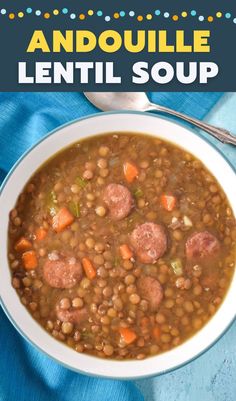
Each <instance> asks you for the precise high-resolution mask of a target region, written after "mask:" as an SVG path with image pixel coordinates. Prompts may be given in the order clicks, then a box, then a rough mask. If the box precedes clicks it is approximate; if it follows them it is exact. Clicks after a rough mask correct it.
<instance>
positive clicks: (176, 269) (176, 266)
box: [170, 259, 183, 276]
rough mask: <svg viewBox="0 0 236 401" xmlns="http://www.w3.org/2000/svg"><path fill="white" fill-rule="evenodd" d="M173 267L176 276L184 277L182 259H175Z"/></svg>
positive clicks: (172, 263)
mask: <svg viewBox="0 0 236 401" xmlns="http://www.w3.org/2000/svg"><path fill="white" fill-rule="evenodd" d="M170 264H171V267H172V269H173V271H174V273H175V274H176V276H182V274H183V266H182V262H181V260H180V259H175V260H172V262H170Z"/></svg>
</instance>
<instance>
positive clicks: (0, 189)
mask: <svg viewBox="0 0 236 401" xmlns="http://www.w3.org/2000/svg"><path fill="white" fill-rule="evenodd" d="M119 114H124V115H127V114H131V115H134V114H137V115H141V116H145V115H147V116H151V117H154V118H157V119H161V120H165V121H167V122H169V123H171V124H173V125H177V126H179V127H182V128H183V129H185V130H187V131H189V133H190V134H191V135H194V136H196V137H198V138H200V139H201V140H202V141H203V142H206V143H207V144H208V145H209V146H210V147H212V148H213V149H214V150H215V151H216V152H217V153H218V154H219V156H220V157H222V158H223V159H224V161H225V162H226V163H227V164H228V165H229V167H230V168H231V170H232V172H233V173H234V174H235V176H236V168H235V167H234V165H233V164H232V163H231V162H230V161H229V160H228V159H227V157H226V156H225V155H224V153H223V152H222V151H221V150H220V149H219V148H218V147H217V146H216V145H215V144H214V143H212V142H211V141H210V140H209V139H208V138H207V137H204V136H202V135H201V131H200V130H199V131H195V130H194V129H193V128H191V127H189V126H188V125H187V124H185V123H181V122H179V121H175V120H173V119H171V118H169V117H166V116H163V115H160V114H155V113H151V112H140V111H130V110H123V111H109V112H100V113H94V114H89V115H87V116H83V117H79V118H76V119H73V120H71V121H69V122H67V123H65V124H62V125H60V126H58V127H57V128H55V129H53V130H51V131H50V132H48V133H47V134H46V135H44V136H43V137H42V138H40V139H39V140H38V141H37V142H35V143H34V144H33V145H32V146H30V148H29V149H27V150H26V151H25V152H24V153H23V154H22V155H21V156H20V158H19V159H18V160H17V161H16V162H15V163H14V165H13V166H12V167H11V169H10V170H9V172H8V174H7V175H6V177H5V179H4V180H3V182H2V184H1V186H0V198H1V195H2V193H3V191H4V188H5V186H6V184H7V182H8V181H9V179H10V177H11V176H12V174H13V173H14V171H15V170H16V169H17V168H18V166H19V165H20V164H21V162H22V161H23V160H24V159H25V157H26V156H27V155H28V154H29V153H31V152H32V151H33V149H35V148H36V147H37V146H38V145H39V144H41V143H42V142H44V141H45V140H46V139H47V138H49V137H51V136H52V135H54V134H56V133H57V132H58V131H61V130H62V129H64V128H66V127H69V126H70V125H73V124H75V123H78V122H81V121H83V120H89V119H93V118H98V117H100V116H104V115H119ZM130 132H131V131H130ZM107 133H108V132H107ZM104 134H106V132H104ZM143 134H144V135H145V134H147V135H149V136H156V135H155V134H150V133H147V132H144V131H143ZM89 137H92V135H90V136H89ZM168 141H169V140H168ZM73 143H74V142H71V145H72V144H73ZM172 143H173V144H174V145H176V146H179V147H180V148H181V149H183V150H184V149H185V148H184V146H182V145H181V146H180V145H179V144H177V143H174V140H173V142H172ZM69 146H70V144H68V145H66V146H65V147H64V148H67V147H69ZM62 150H63V149H62ZM56 153H57V152H55V154H56ZM190 153H191V151H190ZM52 156H53V155H52ZM195 157H196V156H195ZM47 160H48V158H47V159H46V160H45V161H44V162H47ZM44 162H43V163H44ZM43 163H42V164H43ZM42 164H41V165H42ZM203 164H204V163H203ZM39 167H40V166H39ZM34 173H35V171H34V172H33V173H32V175H33V174H34ZM212 174H213V173H212ZM213 175H214V174H213ZM220 185H221V183H220ZM8 269H10V267H9V266H8ZM235 274H236V272H234V275H235ZM228 291H229V289H228ZM226 297H227V295H226ZM19 303H20V301H19ZM223 303H224V301H223ZM20 305H21V304H20ZM0 306H1V307H2V309H3V311H4V312H5V314H6V316H7V317H8V319H9V320H10V322H11V323H12V325H13V326H14V327H15V329H16V330H17V331H18V333H19V334H20V335H21V336H22V337H23V338H24V339H25V340H26V341H27V342H28V343H29V344H31V345H33V346H34V347H35V348H36V349H37V350H38V351H39V352H42V353H43V354H44V355H46V356H48V357H49V358H51V359H52V360H54V361H55V362H57V363H59V364H60V365H62V366H63V367H65V368H68V369H70V370H72V371H74V372H77V373H81V374H84V375H89V376H91V377H100V378H108V379H115V380H137V379H144V378H150V377H155V376H156V377H157V376H162V375H164V374H166V373H170V372H173V371H175V370H178V369H180V368H182V367H184V366H186V365H188V364H189V363H191V362H193V361H194V360H196V359H197V358H199V357H200V356H201V355H203V354H205V353H206V352H207V351H208V350H210V349H211V348H212V347H213V346H214V345H215V344H216V343H217V342H218V341H219V340H220V339H221V338H222V337H223V336H224V335H225V333H226V332H227V331H228V330H229V329H230V327H231V326H232V325H233V323H234V321H235V320H236V311H235V313H234V316H233V317H232V319H231V321H230V322H229V323H228V324H227V326H226V327H225V328H224V329H223V330H222V331H221V332H220V333H219V335H218V336H217V337H216V338H215V339H214V340H213V341H211V343H210V344H208V345H206V346H205V347H204V348H203V349H202V350H201V351H199V352H198V353H196V354H195V355H194V356H193V357H191V358H188V359H186V360H185V361H184V362H182V363H179V364H178V365H176V366H174V367H171V368H167V369H164V370H163V371H160V372H153V373H148V374H141V375H130V376H128V377H127V376H122V375H116V376H112V375H109V376H108V375H107V374H103V373H98V374H96V373H92V372H88V371H85V370H81V369H79V368H75V367H73V366H71V365H69V364H67V363H65V362H64V361H62V360H59V359H58V358H56V357H55V356H53V355H52V354H50V353H48V352H47V351H45V350H44V349H42V348H41V347H40V345H38V344H37V343H35V342H34V340H32V339H31V338H30V337H28V336H27V335H26V334H25V333H24V331H22V329H21V328H20V327H19V326H18V324H17V322H16V320H15V319H14V318H13V317H12V315H11V314H10V313H9V312H8V309H7V306H6V304H5V303H4V301H3V299H2V296H1V293H0ZM23 308H25V307H24V306H23ZM27 313H28V314H29V315H30V313H29V312H28V311H27ZM213 316H214V315H213ZM31 318H32V316H31ZM32 319H33V318H32ZM33 320H34V319H33ZM210 320H211V318H210ZM34 321H35V320H34ZM37 324H38V326H39V327H41V326H40V325H39V323H38V322H37ZM203 328H204V326H203ZM43 330H44V331H45V329H43ZM199 331H202V329H200V330H199ZM199 331H198V332H199ZM198 332H197V333H198ZM197 333H196V334H197ZM47 334H48V336H50V337H51V335H50V334H49V333H47ZM196 334H194V335H193V336H192V337H195V335H196ZM192 337H190V339H187V340H186V341H185V342H184V343H182V344H180V345H179V346H178V347H181V345H183V344H185V343H186V342H187V341H189V340H191V338H192ZM53 340H54V341H58V340H56V339H53ZM61 344H62V345H64V346H65V347H67V348H69V347H68V346H67V345H65V344H63V343H61ZM178 347H176V348H178ZM167 353H168V351H167V352H164V353H162V354H161V355H163V354H167ZM83 355H86V356H87V357H88V358H91V361H93V360H94V359H99V360H101V361H106V362H107V363H108V364H109V362H110V361H114V360H111V359H102V358H101V359H100V358H98V357H94V356H91V355H87V354H83ZM154 358H158V355H154V356H149V357H148V358H147V359H146V360H149V361H151V360H153V359H154ZM115 362H116V363H117V364H121V363H124V362H125V363H127V364H128V363H129V362H136V363H142V361H138V360H125V361H115Z"/></svg>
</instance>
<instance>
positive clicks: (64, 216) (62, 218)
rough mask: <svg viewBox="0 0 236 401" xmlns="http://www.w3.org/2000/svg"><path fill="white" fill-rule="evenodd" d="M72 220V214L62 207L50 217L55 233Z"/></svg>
mask: <svg viewBox="0 0 236 401" xmlns="http://www.w3.org/2000/svg"><path fill="white" fill-rule="evenodd" d="M73 221H74V216H73V215H72V214H71V213H70V211H69V210H68V209H67V208H66V207H63V208H62V209H60V210H59V212H58V213H57V214H56V215H55V216H54V217H53V219H52V228H53V230H54V231H56V233H60V232H61V231H63V230H64V229H65V228H66V227H68V226H70V225H71V224H72V223H73Z"/></svg>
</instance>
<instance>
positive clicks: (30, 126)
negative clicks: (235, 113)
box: [0, 93, 222, 401]
mask: <svg viewBox="0 0 236 401" xmlns="http://www.w3.org/2000/svg"><path fill="white" fill-rule="evenodd" d="M149 96H150V98H151V100H152V101H153V102H156V103H160V104H162V105H165V106H168V107H172V108H174V109H175V110H178V111H183V112H186V113H188V114H189V115H192V116H195V117H197V118H200V119H202V118H204V116H205V115H206V114H207V113H208V112H209V111H210V110H211V108H212V107H213V106H214V105H215V103H216V102H217V101H218V100H219V99H220V97H221V96H222V94H220V93H151V94H149ZM95 112H97V110H96V109H95V108H94V107H93V106H92V105H90V104H89V103H88V101H87V100H86V99H85V98H84V96H83V95H82V94H80V93H0V181H1V180H3V178H4V176H5V175H6V174H7V172H8V171H9V169H10V168H11V167H12V166H13V164H14V163H15V162H16V161H17V159H18V158H19V157H20V156H21V155H22V153H23V152H24V151H25V150H27V149H28V148H29V147H30V146H32V145H33V144H34V143H35V142H36V141H37V140H39V139H40V138H41V137H43V136H44V135H46V134H47V133H48V132H49V131H50V130H52V129H54V128H56V127H58V126H59V125H61V124H64V123H66V122H68V121H70V120H73V119H75V118H78V117H80V116H85V115H88V114H91V113H95ZM55 399H56V400H57V401H91V400H92V401H108V400H109V401H141V400H143V396H142V394H141V393H140V391H139V390H138V389H137V387H136V386H135V385H134V384H133V383H132V382H122V381H115V380H106V379H96V378H90V377H88V376H83V375H80V374H77V373H74V372H71V371H69V370H68V369H66V368H64V367H62V366H60V365H59V364H57V363H56V362H54V361H53V360H51V359H50V358H48V357H47V356H45V355H44V354H42V353H40V352H39V351H37V350H36V349H35V348H34V347H33V346H32V345H31V344H29V343H27V342H26V341H25V340H24V339H23V338H22V337H21V336H20V335H19V334H18V333H17V332H16V330H15V329H14V328H13V326H12V325H11V324H10V322H9V321H8V319H7V318H6V316H5V315H4V313H3V311H2V310H1V309H0V401H16V400H17V401H29V400H31V401H51V400H52V401H54V400H55Z"/></svg>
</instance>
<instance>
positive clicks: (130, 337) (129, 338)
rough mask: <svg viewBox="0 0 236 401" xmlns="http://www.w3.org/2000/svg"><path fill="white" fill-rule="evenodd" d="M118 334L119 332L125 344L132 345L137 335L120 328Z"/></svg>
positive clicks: (127, 329) (129, 330)
mask: <svg viewBox="0 0 236 401" xmlns="http://www.w3.org/2000/svg"><path fill="white" fill-rule="evenodd" d="M119 332H120V335H121V338H122V340H123V341H124V342H125V343H126V344H131V343H133V342H134V341H135V340H136V338H137V334H136V333H135V331H133V330H131V329H129V328H127V327H120V329H119Z"/></svg>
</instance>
